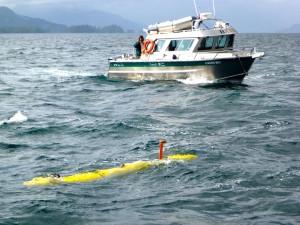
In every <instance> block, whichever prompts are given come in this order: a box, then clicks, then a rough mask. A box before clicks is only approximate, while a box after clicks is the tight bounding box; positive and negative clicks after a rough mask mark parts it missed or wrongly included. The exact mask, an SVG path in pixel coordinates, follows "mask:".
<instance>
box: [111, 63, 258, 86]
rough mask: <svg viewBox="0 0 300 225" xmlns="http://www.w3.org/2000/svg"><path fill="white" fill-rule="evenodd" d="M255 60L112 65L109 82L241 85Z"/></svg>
mask: <svg viewBox="0 0 300 225" xmlns="http://www.w3.org/2000/svg"><path fill="white" fill-rule="evenodd" d="M254 60H255V59H254V58H252V57H242V58H230V59H215V60H199V61H179V60H172V61H152V62H150V61H142V60H132V61H129V60H124V61H120V60H118V61H110V65H109V71H108V78H109V79H112V80H145V81H147V80H178V79H188V78H195V79H205V80H207V81H211V82H225V83H226V82H230V83H241V82H242V81H243V79H244V77H245V76H246V75H247V74H248V72H249V70H250V68H251V66H252V64H253V62H254Z"/></svg>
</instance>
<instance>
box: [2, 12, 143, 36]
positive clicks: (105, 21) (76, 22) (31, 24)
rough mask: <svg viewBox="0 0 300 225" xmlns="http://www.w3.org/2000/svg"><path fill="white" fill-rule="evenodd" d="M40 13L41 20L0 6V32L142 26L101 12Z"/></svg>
mask: <svg viewBox="0 0 300 225" xmlns="http://www.w3.org/2000/svg"><path fill="white" fill-rule="evenodd" d="M39 13H41V14H44V16H43V19H39V18H32V17H29V16H23V15H19V14H17V13H15V12H14V11H13V10H11V9H9V8H7V7H0V33H63V32H69V33H122V32H124V29H126V31H127V32H136V31H138V30H140V29H141V27H142V26H141V25H139V24H135V23H133V22H130V21H128V20H126V19H123V18H122V17H119V16H116V15H113V14H110V13H106V12H101V11H92V12H85V11H71V10H66V11H64V10H55V11H49V12H48V13H46V12H43V11H40V12H39ZM45 18H46V19H47V20H46V19H45ZM49 20H50V21H52V22H50V21H49Z"/></svg>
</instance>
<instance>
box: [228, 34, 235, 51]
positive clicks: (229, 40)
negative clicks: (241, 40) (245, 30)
mask: <svg viewBox="0 0 300 225" xmlns="http://www.w3.org/2000/svg"><path fill="white" fill-rule="evenodd" d="M233 42H234V35H233V34H232V35H229V36H228V40H227V47H228V48H232V47H233Z"/></svg>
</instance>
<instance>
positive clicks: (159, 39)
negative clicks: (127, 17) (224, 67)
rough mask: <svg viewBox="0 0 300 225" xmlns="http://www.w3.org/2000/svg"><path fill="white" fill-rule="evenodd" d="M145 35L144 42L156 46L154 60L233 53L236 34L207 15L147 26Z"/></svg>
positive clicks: (223, 23) (232, 29)
mask: <svg viewBox="0 0 300 225" xmlns="http://www.w3.org/2000/svg"><path fill="white" fill-rule="evenodd" d="M145 31H146V32H147V37H146V39H149V40H152V41H154V42H155V49H154V51H153V55H154V56H155V55H157V56H158V55H161V54H164V55H166V54H172V55H173V54H175V55H178V54H179V55H184V54H186V53H188V54H191V53H201V52H203V53H204V52H205V53H208V52H224V51H229V50H233V45H234V38H235V34H236V33H237V32H236V30H235V29H234V28H233V27H232V26H230V25H229V24H228V23H225V22H223V21H221V20H217V19H215V18H212V17H211V16H210V14H207V13H205V14H204V15H202V14H201V15H200V17H199V18H196V17H186V18H183V19H180V20H176V21H167V22H163V23H159V24H155V25H150V26H149V27H148V29H147V30H145ZM151 54H152V52H151ZM154 58H157V57H154ZM173 58H174V57H173Z"/></svg>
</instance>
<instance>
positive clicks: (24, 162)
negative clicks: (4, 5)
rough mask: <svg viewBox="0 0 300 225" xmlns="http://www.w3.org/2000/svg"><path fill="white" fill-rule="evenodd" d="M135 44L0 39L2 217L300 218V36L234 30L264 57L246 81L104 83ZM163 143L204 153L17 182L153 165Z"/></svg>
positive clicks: (15, 220) (208, 224)
mask: <svg viewBox="0 0 300 225" xmlns="http://www.w3.org/2000/svg"><path fill="white" fill-rule="evenodd" d="M135 38H136V37H135V35H87V34H86V35H69V34H68V35H65V34H50V35H49V34H43V35H38V34H36V35H23V34H22V35H21V34H20V35H0V121H2V122H0V199H1V200H0V203H1V204H0V224H1V225H2V224H3V225H11V224H22V225H23V224H24V225H25V224H27V225H39V224H49V225H50V224H51V225H52V224H53V225H54V224H56V225H58V224H60V225H61V224H72V225H75V224H80V225H81V224H87V225H90V224H91V225H94V224H109V225H115V224H116V225H117V224H124V225H134V224H141V225H146V224H147V225H151V224H152V225H154V224H160V225H183V224H184V225H185V224H188V225H194V224H199V225H202V224H203V225H213V224H217V225H219V224H257V225H260V224H300V144H299V136H300V128H299V126H300V45H299V43H300V35H276V34H267V35H264V34H251V35H250V34H249V35H246V34H244V35H240V36H239V37H238V40H237V45H238V46H241V47H249V46H250V47H251V46H256V47H257V48H258V50H262V51H265V52H266V57H265V58H264V59H263V60H258V61H256V63H255V64H254V66H253V68H252V70H251V71H250V74H249V76H248V77H247V78H246V79H245V81H244V85H240V86H203V85H202V84H201V85H200V84H197V85H188V84H184V83H181V82H124V81H123V82H116V81H114V82H113V81H109V80H107V78H106V76H105V73H106V71H107V58H109V57H112V56H114V55H116V54H121V53H123V52H132V49H131V45H132V43H133V42H134V40H135ZM19 110H20V111H22V114H23V115H25V116H26V117H27V118H28V120H26V119H24V120H26V121H23V122H22V121H20V120H19V118H13V119H16V120H15V121H13V119H11V120H10V122H8V123H6V124H4V123H3V122H4V121H5V120H7V119H8V118H11V117H13V115H14V114H15V113H16V112H17V111H19ZM159 138H165V139H167V140H168V145H167V152H168V153H195V154H198V155H199V159H198V160H196V161H193V162H188V163H187V162H186V163H172V164H169V165H167V166H164V167H159V168H152V169H150V170H146V171H143V172H139V173H137V174H132V175H128V176H124V177H119V178H112V179H106V180H103V181H98V182H93V183H88V184H75V185H62V186H54V187H42V188H26V187H24V186H23V184H22V183H23V182H24V181H26V180H30V179H32V178H33V177H35V176H41V175H47V174H51V173H60V174H72V173H76V172H80V171H89V170H93V169H98V168H108V167H114V166H119V165H120V164H122V163H125V162H132V161H136V160H140V159H154V158H156V157H157V150H158V140H159Z"/></svg>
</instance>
